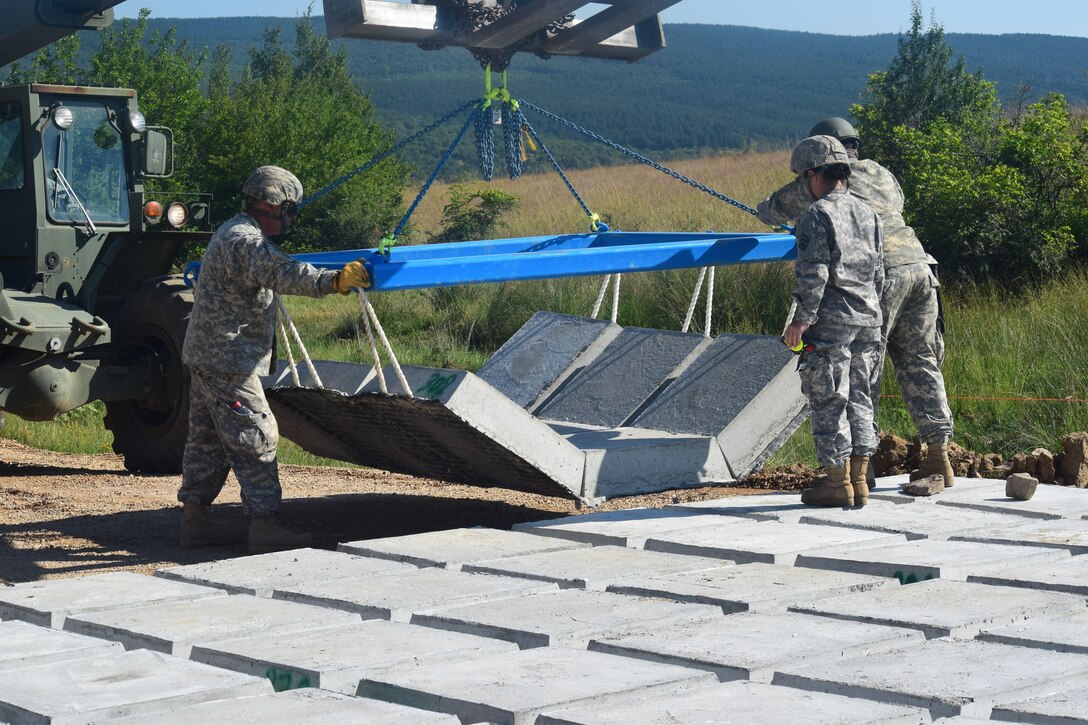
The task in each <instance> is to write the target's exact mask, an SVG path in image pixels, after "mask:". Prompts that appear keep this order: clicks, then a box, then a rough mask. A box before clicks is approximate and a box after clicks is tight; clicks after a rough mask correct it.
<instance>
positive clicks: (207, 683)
mask: <svg viewBox="0 0 1088 725" xmlns="http://www.w3.org/2000/svg"><path fill="white" fill-rule="evenodd" d="M271 690H272V684H271V683H270V682H269V681H268V680H265V679H262V678H258V677H252V676H250V675H242V674H238V673H237V672H228V671H227V670H221V669H219V668H218V667H209V666H208V665H202V664H198V663H196V662H188V661H186V660H183V659H179V658H177V657H171V656H169V655H164V654H161V653H159V652H150V651H148V650H136V651H135V652H118V653H116V654H109V655H104V656H102V657H94V658H90V659H80V660H71V661H68V662H59V663H54V664H49V665H40V666H38V667H28V668H26V669H18V670H9V671H5V672H4V676H3V677H0V722H11V723H53V724H54V725H62V724H65V723H67V724H72V725H74V724H75V723H87V722H98V721H101V720H107V719H109V718H114V717H120V716H127V715H137V714H140V715H142V714H145V713H151V712H155V711H161V710H163V709H167V708H170V707H176V706H179V705H185V704H190V703H199V702H207V701H209V700H222V699H227V698H235V697H250V696H256V695H261V694H266V693H269V692H271Z"/></svg>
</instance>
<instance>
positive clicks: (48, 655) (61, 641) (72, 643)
mask: <svg viewBox="0 0 1088 725" xmlns="http://www.w3.org/2000/svg"><path fill="white" fill-rule="evenodd" d="M123 650H124V647H122V646H121V645H120V644H119V643H117V642H105V641H103V640H100V639H95V638H94V637H84V636H83V635H81V634H73V633H71V632H62V631H60V630H56V629H47V628H46V627H39V626H38V625H36V624H30V623H28V622H20V621H19V620H11V621H8V622H0V672H3V671H5V670H12V669H23V668H24V667H36V666H37V665H48V664H51V663H54V662H67V661H68V660H80V659H86V658H88V657H98V656H100V655H104V654H109V653H110V652H121V651H123Z"/></svg>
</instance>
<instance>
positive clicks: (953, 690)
mask: <svg viewBox="0 0 1088 725" xmlns="http://www.w3.org/2000/svg"><path fill="white" fill-rule="evenodd" d="M906 673H914V676H906ZM1085 675H1088V657H1085V656H1083V655H1076V654H1065V653H1060V652H1043V651H1041V650H1034V649H1029V648H1025V647H1012V646H1009V645H1003V644H994V643H991V642H977V641H973V640H972V641H962V640H952V639H938V640H930V641H928V642H925V643H923V644H921V645H916V646H910V647H905V648H903V649H899V650H892V651H890V652H885V653H878V654H870V655H863V656H860V657H852V658H847V659H844V660H839V661H838V662H836V663H835V667H834V668H826V667H822V666H819V665H816V666H809V667H792V666H790V667H788V668H786V669H785V670H784V671H782V672H780V673H778V674H776V675H775V678H774V682H775V684H781V685H786V686H788V687H797V688H802V689H808V690H816V691H820V692H831V693H835V694H840V695H847V696H849V697H862V698H867V699H872V700H877V701H879V702H891V703H897V704H903V705H911V706H914V707H925V708H928V709H929V711H930V714H931V715H932V716H933V717H934V718H938V717H952V716H955V715H966V716H970V717H980V718H986V717H988V716H989V715H990V710H991V709H992V707H993V706H994V704H996V703H997V702H1009V701H1010V700H1013V699H1017V698H1024V699H1026V698H1031V697H1036V696H1039V695H1045V694H1047V693H1050V692H1054V691H1055V690H1060V689H1065V688H1066V687H1070V686H1072V685H1073V684H1074V683H1076V682H1078V681H1083V678H1084V677H1085Z"/></svg>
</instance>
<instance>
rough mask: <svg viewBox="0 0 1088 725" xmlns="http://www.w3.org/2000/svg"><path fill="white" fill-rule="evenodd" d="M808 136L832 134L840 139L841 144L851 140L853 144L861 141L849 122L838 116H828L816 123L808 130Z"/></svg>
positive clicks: (844, 144) (846, 143)
mask: <svg viewBox="0 0 1088 725" xmlns="http://www.w3.org/2000/svg"><path fill="white" fill-rule="evenodd" d="M808 135H809V136H834V137H835V138H837V139H838V140H840V141H842V143H843V146H846V145H848V144H849V143H850V142H853V144H854V145H855V146H857V145H858V144H860V143H861V136H859V135H858V132H857V131H856V130H854V127H853V126H851V125H850V122H849V121H847V120H846V119H845V118H839V117H838V116H829V117H828V118H825V119H824V120H822V121H820V122H819V123H817V124H816V125H815V126H813V127H812V130H811V131H809V132H808Z"/></svg>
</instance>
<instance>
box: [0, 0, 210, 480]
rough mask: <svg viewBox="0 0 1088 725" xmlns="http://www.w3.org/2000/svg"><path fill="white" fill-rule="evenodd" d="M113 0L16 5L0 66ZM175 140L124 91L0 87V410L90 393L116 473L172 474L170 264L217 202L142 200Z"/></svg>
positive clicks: (174, 417)
mask: <svg viewBox="0 0 1088 725" xmlns="http://www.w3.org/2000/svg"><path fill="white" fill-rule="evenodd" d="M119 2H120V0H11V1H10V2H8V3H5V15H6V16H8V17H7V18H6V20H8V21H10V22H6V23H5V26H4V28H2V29H0V66H3V65H6V64H8V63H11V62H13V61H16V60H18V59H19V58H22V57H23V56H25V55H26V54H28V53H31V52H33V51H35V50H37V49H39V48H42V47H45V46H46V45H48V44H49V43H51V42H53V41H54V40H57V39H58V38H60V37H63V36H65V35H68V34H71V33H73V32H75V31H76V30H79V29H85V28H101V27H105V26H108V25H109V24H110V23H111V22H112V20H113V11H112V9H110V8H111V7H112V6H114V5H117V4H118V3H119ZM173 152H174V148H173V135H172V133H171V132H170V130H169V129H168V128H165V127H161V126H150V125H148V124H147V122H146V120H145V118H144V116H143V115H142V114H141V113H140V110H139V106H138V104H137V98H136V92H135V91H133V90H129V89H117V88H91V87H76V86H58V85H45V84H31V85H20V86H3V87H0V277H2V285H0V287H2V290H0V410H3V411H4V412H6V413H10V414H12V415H16V416H19V417H20V418H24V419H26V420H31V421H45V420H52V419H54V418H56V417H57V416H58V415H60V414H62V413H65V412H67V411H70V410H73V409H74V408H77V407H79V406H81V405H85V404H86V403H89V402H91V401H94V400H101V401H104V403H105V407H106V415H105V425H106V427H107V428H108V429H109V430H110V431H112V433H113V438H114V441H113V449H114V451H115V452H117V453H119V454H121V455H123V456H124V462H125V467H126V468H128V469H129V470H132V471H141V472H147V473H177V472H180V470H181V457H182V452H183V450H184V445H185V437H186V434H187V431H188V408H189V394H188V375H187V372H186V370H185V367H184V366H183V365H182V362H181V347H182V342H183V340H184V338H185V330H186V327H187V325H188V320H189V316H190V311H191V308H192V302H193V298H192V291H191V289H189V288H188V287H187V286H186V284H185V282H184V281H183V279H182V278H181V277H180V276H177V275H171V274H170V271H171V268H172V266H173V264H174V262H175V260H176V259H177V258H178V255H179V253H180V252H181V251H182V249H183V247H184V246H185V245H186V244H189V243H192V242H194V241H206V240H207V239H209V238H210V237H211V196H210V195H207V194H172V195H164V194H158V193H150V192H148V191H146V190H145V181H146V180H148V179H159V178H166V177H169V176H170V175H171V174H172V172H173Z"/></svg>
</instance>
